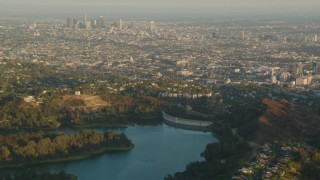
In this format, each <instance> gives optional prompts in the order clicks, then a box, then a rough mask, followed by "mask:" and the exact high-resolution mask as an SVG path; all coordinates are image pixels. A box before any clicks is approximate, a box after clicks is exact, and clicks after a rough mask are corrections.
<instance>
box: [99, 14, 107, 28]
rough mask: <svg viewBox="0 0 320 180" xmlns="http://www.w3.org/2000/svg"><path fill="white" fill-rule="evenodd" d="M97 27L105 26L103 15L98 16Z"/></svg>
mask: <svg viewBox="0 0 320 180" xmlns="http://www.w3.org/2000/svg"><path fill="white" fill-rule="evenodd" d="M98 27H99V28H104V27H106V25H105V20H104V17H103V16H100V17H99V20H98Z"/></svg>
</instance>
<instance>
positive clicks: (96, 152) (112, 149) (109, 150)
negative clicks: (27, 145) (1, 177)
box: [0, 144, 135, 169]
mask: <svg viewBox="0 0 320 180" xmlns="http://www.w3.org/2000/svg"><path fill="white" fill-rule="evenodd" d="M134 146H135V145H134V144H131V145H130V146H127V147H102V148H99V149H97V150H94V151H91V152H88V153H85V154H81V155H74V156H70V157H64V158H54V159H47V160H38V161H34V162H30V163H27V162H24V163H17V164H14V163H13V164H7V165H0V169H13V168H21V167H25V166H30V165H40V164H51V163H62V162H70V161H78V160H84V159H88V158H90V157H93V156H96V155H101V154H104V153H116V152H124V151H130V150H132V149H133V148H134Z"/></svg>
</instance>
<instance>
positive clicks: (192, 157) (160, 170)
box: [33, 124, 217, 180]
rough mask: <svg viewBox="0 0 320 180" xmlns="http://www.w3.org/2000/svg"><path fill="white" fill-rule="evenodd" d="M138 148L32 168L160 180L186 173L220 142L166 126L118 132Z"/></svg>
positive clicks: (98, 179) (86, 177) (104, 178)
mask: <svg viewBox="0 0 320 180" xmlns="http://www.w3.org/2000/svg"><path fill="white" fill-rule="evenodd" d="M117 131H119V132H124V133H125V134H126V135H127V136H128V137H129V138H130V139H131V140H132V142H133V143H134V144H135V147H134V149H132V150H131V151H128V152H121V153H111V154H110V153H106V154H103V155H99V156H96V157H92V158H90V159H86V160H81V161H73V162H67V163H57V164H47V165H41V166H35V167H33V169H34V170H36V171H38V172H48V171H49V172H60V171H61V170H64V171H65V172H67V173H71V174H74V175H76V176H78V179H79V180H131V179H132V180H157V179H163V178H164V177H165V176H167V175H168V174H169V173H171V174H173V173H175V172H177V171H183V170H184V169H185V167H186V165H187V164H188V163H189V162H192V161H201V160H203V158H202V157H200V153H201V152H203V150H204V149H205V147H206V145H207V144H208V143H211V142H215V141H217V140H216V139H215V138H214V137H213V136H212V134H211V133H205V132H196V131H190V130H183V129H177V128H174V127H170V126H167V125H165V124H163V125H158V126H132V127H129V128H127V129H117Z"/></svg>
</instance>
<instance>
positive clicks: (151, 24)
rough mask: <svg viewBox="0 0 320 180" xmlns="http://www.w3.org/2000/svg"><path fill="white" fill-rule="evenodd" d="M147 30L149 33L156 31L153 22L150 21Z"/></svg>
mask: <svg viewBox="0 0 320 180" xmlns="http://www.w3.org/2000/svg"><path fill="white" fill-rule="evenodd" d="M149 30H150V31H151V32H155V31H156V24H155V22H154V21H151V22H150V26H149Z"/></svg>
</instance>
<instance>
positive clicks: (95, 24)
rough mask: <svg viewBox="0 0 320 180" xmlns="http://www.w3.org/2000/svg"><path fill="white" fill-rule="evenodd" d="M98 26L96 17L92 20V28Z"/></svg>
mask: <svg viewBox="0 0 320 180" xmlns="http://www.w3.org/2000/svg"><path fill="white" fill-rule="evenodd" d="M97 27H98V23H97V20H96V19H92V20H91V28H97Z"/></svg>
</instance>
